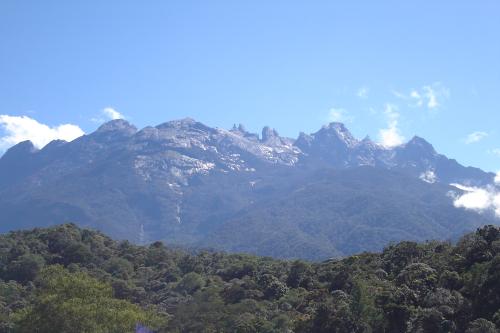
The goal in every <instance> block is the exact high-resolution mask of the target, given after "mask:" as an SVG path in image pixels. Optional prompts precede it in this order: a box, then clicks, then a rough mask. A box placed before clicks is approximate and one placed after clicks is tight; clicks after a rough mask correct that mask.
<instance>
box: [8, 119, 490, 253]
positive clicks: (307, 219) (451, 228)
mask: <svg viewBox="0 0 500 333" xmlns="http://www.w3.org/2000/svg"><path fill="white" fill-rule="evenodd" d="M494 179H495V175H494V174H493V173H488V172H484V171H482V170H480V169H477V168H472V167H464V166H462V165H460V164H459V163H458V162H457V161H455V160H453V159H449V158H447V157H446V156H444V155H441V154H439V153H437V152H436V151H435V150H434V148H433V147H432V145H431V144H430V143H428V142H427V141H425V140H424V139H423V138H420V137H414V138H413V139H411V140H410V141H409V142H407V143H406V144H404V145H401V146H397V147H394V148H386V147H383V146H381V145H379V144H377V143H375V142H373V141H371V140H370V139H369V138H365V139H363V140H358V139H357V138H355V137H353V135H351V133H350V132H349V130H348V129H347V128H346V127H345V126H344V125H343V124H341V123H330V124H328V125H325V126H323V127H322V128H321V129H320V130H319V131H317V132H315V133H312V134H305V133H301V134H300V135H299V137H298V138H297V139H296V140H295V139H290V138H285V137H281V136H280V135H279V134H278V132H277V131H276V130H274V129H271V128H269V127H265V128H264V129H263V130H262V134H261V135H258V134H254V133H249V132H247V131H246V130H245V128H244V126H242V125H239V126H234V127H233V128H232V129H231V130H225V129H220V128H211V127H209V126H206V125H204V124H202V123H199V122H197V121H195V120H193V119H189V118H186V119H182V120H176V121H169V122H166V123H164V124H160V125H158V126H156V127H146V128H144V129H141V130H138V129H137V128H136V127H134V126H133V125H131V124H130V123H128V122H127V121H125V120H121V119H119V120H114V121H111V122H108V123H106V124H104V125H102V126H101V127H100V128H99V129H98V130H97V131H95V132H94V133H91V134H89V135H85V136H82V137H80V138H78V139H76V140H74V141H72V142H64V141H53V142H51V143H50V144H48V145H47V146H45V147H44V148H43V149H41V150H38V149H36V148H35V147H34V145H33V144H32V143H31V142H29V141H26V142H22V143H19V144H18V145H16V146H14V147H12V148H11V149H9V150H8V151H7V152H6V153H5V154H4V155H3V156H2V158H1V159H0V211H1V212H2V214H1V216H0V231H1V232H5V231H8V230H13V229H19V228H28V227H39V226H47V225H52V224H58V223H63V222H68V221H71V222H75V223H77V224H79V225H82V226H86V227H93V228H97V229H100V230H102V231H105V232H107V233H109V234H110V235H111V236H113V237H115V238H119V239H129V240H132V241H134V242H138V243H147V242H151V241H155V240H164V241H166V242H167V243H170V244H179V245H183V246H195V247H213V248H217V249H222V250H228V251H239V252H251V253H256V254H261V255H272V256H275V257H282V258H292V257H301V258H308V259H323V258H328V257H332V256H340V255H347V254H351V253H355V252H359V251H364V250H377V249H380V248H382V247H383V246H385V245H387V244H388V243H389V242H392V241H398V240H421V241H422V240H426V239H456V238H457V237H459V236H460V235H462V234H463V233H465V232H467V231H471V230H474V229H475V228H476V227H478V226H480V225H483V224H488V223H498V220H497V219H496V218H495V214H494V212H493V211H491V212H488V211H487V210H486V209H483V210H484V211H485V212H483V214H477V213H476V212H474V211H472V210H465V209H462V208H457V207H456V206H460V205H457V198H459V197H460V196H461V195H463V194H464V193H466V192H464V191H467V189H470V188H481V187H484V188H490V189H494V186H495V185H494V183H495V181H494ZM449 184H460V185H461V186H458V185H456V186H451V185H449ZM485 208H487V207H485Z"/></svg>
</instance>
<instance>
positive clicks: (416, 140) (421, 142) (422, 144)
mask: <svg viewBox="0 0 500 333" xmlns="http://www.w3.org/2000/svg"><path fill="white" fill-rule="evenodd" d="M405 148H406V149H410V150H412V151H415V152H419V153H427V154H432V155H434V154H436V150H435V149H434V147H433V146H432V145H431V144H430V143H429V142H427V141H426V140H425V139H424V138H421V137H419V136H414V137H413V138H412V139H411V140H410V141H408V143H407V144H406V145H405Z"/></svg>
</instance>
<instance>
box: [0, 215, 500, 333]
mask: <svg viewBox="0 0 500 333" xmlns="http://www.w3.org/2000/svg"><path fill="white" fill-rule="evenodd" d="M499 328H500V228H498V227H495V226H485V227H482V228H480V229H478V230H477V231H476V232H474V233H470V234H467V235H465V236H464V237H462V238H461V239H460V240H459V241H458V242H456V243H451V242H438V241H428V242H423V243H415V242H400V243H398V244H390V245H388V246H387V247H386V248H385V249H384V250H383V251H382V252H380V253H360V254H358V255H353V256H350V257H345V258H332V259H329V260H326V261H323V262H308V261H301V260H277V259H272V258H269V257H257V256H252V255H245V254H227V253H222V252H214V251H186V250H183V249H178V248H174V247H169V246H166V245H164V244H163V243H161V242H155V243H152V244H150V245H147V246H138V245H134V244H132V243H130V242H128V241H115V240H112V239H111V238H109V237H107V236H106V235H104V234H102V233H100V232H97V231H93V230H88V229H81V228H79V227H77V226H76V225H74V224H64V225H58V226H54V227H50V228H45V229H33V230H29V231H15V232H10V233H8V234H4V235H1V236H0V332H1V333H11V332H14V333H17V332H39V333H49V332H61V333H69V332H89V333H90V332H93V333H115V332H116V333H118V332H237V333H250V332H267V333H271V332H290V333H291V332H318V333H322V332H339V333H340V332H360V333H361V332H363V333H364V332H367V333H368V332H384V333H392V332H394V333H396V332H398V333H399V332H467V333H475V332H477V333H479V332H482V333H485V332H486V333H490V332H491V333H493V332H499Z"/></svg>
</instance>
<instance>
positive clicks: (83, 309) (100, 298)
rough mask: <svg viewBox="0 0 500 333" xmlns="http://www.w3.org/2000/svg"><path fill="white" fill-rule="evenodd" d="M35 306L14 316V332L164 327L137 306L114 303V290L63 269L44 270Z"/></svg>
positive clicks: (105, 332) (100, 332)
mask: <svg viewBox="0 0 500 333" xmlns="http://www.w3.org/2000/svg"><path fill="white" fill-rule="evenodd" d="M36 284H37V285H38V288H37V291H36V293H35V297H34V300H33V303H32V304H31V305H30V306H29V307H27V308H24V309H21V310H19V311H18V312H16V313H15V314H14V322H15V325H14V332H20V333H21V332H26V333H28V332H40V333H49V332H61V333H70V332H81V333H87V332H88V333H112V332H116V333H119V332H133V331H134V329H135V326H136V324H137V323H144V324H150V325H151V324H154V325H158V324H159V323H160V320H159V318H157V317H156V316H155V315H153V314H151V313H148V312H145V311H143V310H141V309H140V308H139V307H138V306H137V305H134V304H131V303H129V302H127V301H124V300H117V299H114V298H113V297H112V296H113V290H112V288H111V286H109V285H107V284H105V283H102V282H99V281H98V280H96V279H94V278H92V277H90V276H89V275H88V274H86V273H82V272H78V273H70V272H68V271H67V270H65V269H64V268H63V267H62V266H59V265H54V266H51V267H48V268H46V269H44V270H43V271H42V272H41V273H40V275H39V276H38V278H37V280H36Z"/></svg>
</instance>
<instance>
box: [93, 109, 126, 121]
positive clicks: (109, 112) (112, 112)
mask: <svg viewBox="0 0 500 333" xmlns="http://www.w3.org/2000/svg"><path fill="white" fill-rule="evenodd" d="M116 119H125V116H124V115H122V114H121V113H120V112H118V111H116V109H114V108H112V107H106V108H104V109H102V111H101V116H99V117H95V118H91V119H90V120H91V121H92V122H94V123H97V124H101V123H104V122H106V121H109V120H116Z"/></svg>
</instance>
